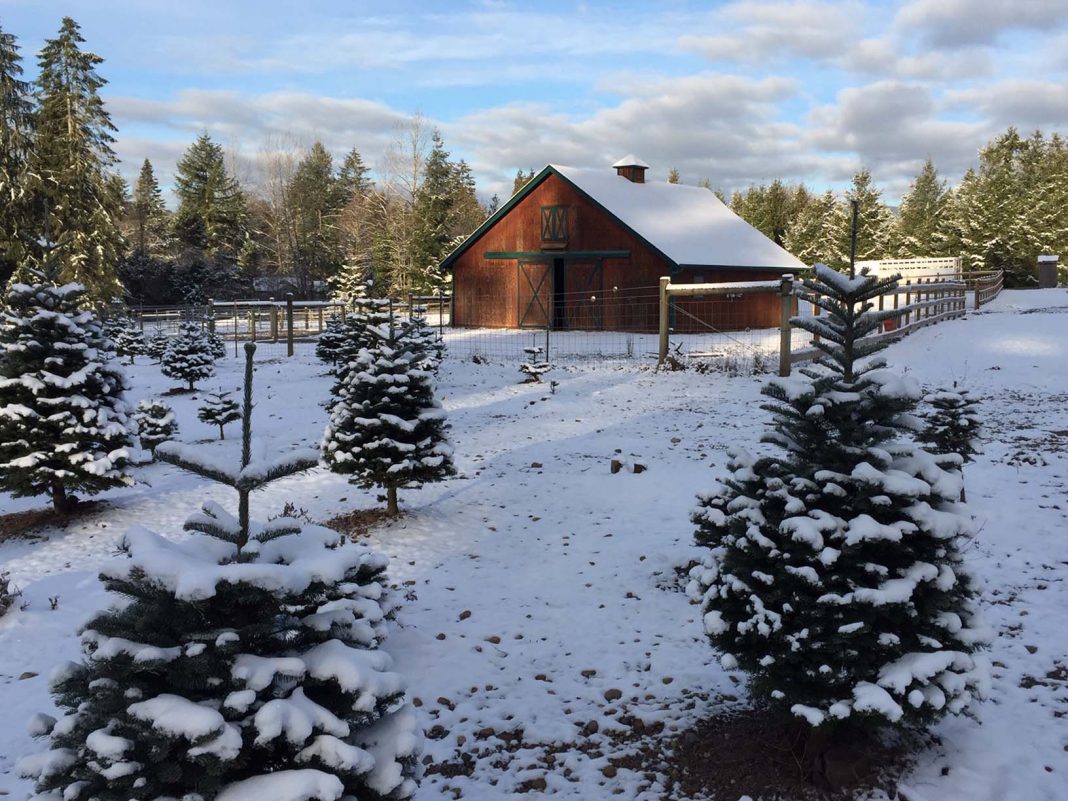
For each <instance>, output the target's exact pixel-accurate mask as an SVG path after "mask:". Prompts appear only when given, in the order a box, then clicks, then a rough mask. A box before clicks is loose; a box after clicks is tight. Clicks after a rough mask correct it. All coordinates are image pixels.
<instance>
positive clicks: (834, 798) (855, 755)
mask: <svg viewBox="0 0 1068 801" xmlns="http://www.w3.org/2000/svg"><path fill="white" fill-rule="evenodd" d="M920 740H921V738H920V737H919V736H918V735H912V734H908V733H906V734H900V733H888V732H887V733H881V732H878V731H874V730H870V729H864V728H859V727H858V728H854V729H850V730H849V731H840V732H839V733H838V734H837V735H836V736H835V739H834V740H833V741H832V742H826V741H823V742H817V739H816V738H814V737H811V736H809V735H808V727H807V726H805V724H803V723H799V722H798V721H797V720H796V719H795V718H792V717H788V716H784V715H783V714H782V713H781V712H775V711H771V710H766V709H733V710H730V711H728V712H725V713H721V714H717V715H715V716H713V717H709V718H705V719H704V720H702V721H700V722H699V723H698V724H697V725H696V726H694V727H693V728H692V729H690V730H689V731H687V732H684V733H682V734H680V735H679V736H677V737H676V738H674V739H673V740H671V741H669V742H668V743H666V744H665V747H664V749H663V751H662V752H661V754H660V755H659V757H658V755H656V754H652V755H651V756H653V758H654V759H655V758H659V759H661V760H662V764H660V765H650V767H652V768H654V769H655V770H657V772H659V773H661V774H663V775H664V776H665V777H666V779H667V786H668V788H669V791H668V795H667V797H668V798H672V799H681V798H686V799H705V798H709V799H711V798H716V799H720V798H739V797H744V796H751V797H753V798H762V799H773V798H790V799H797V800H798V801H800V800H801V799H805V800H806V801H807V800H808V799H813V800H815V799H820V801H849V800H850V799H853V798H855V797H856V795H857V794H858V793H864V792H865V791H868V792H870V791H873V790H881V791H883V792H884V793H886V795H887V796H889V797H891V798H896V797H897V788H896V783H897V777H899V776H901V775H903V773H904V772H905V771H906V770H907V768H908V766H909V764H910V762H911V755H912V754H914V753H915V752H916V751H917V750H918V748H919V747H920V746H922V745H923V743H921V741H920Z"/></svg>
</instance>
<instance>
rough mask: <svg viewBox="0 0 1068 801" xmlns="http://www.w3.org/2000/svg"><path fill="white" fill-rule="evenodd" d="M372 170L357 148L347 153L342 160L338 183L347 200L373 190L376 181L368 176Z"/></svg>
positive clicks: (342, 194) (343, 196)
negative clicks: (364, 161)
mask: <svg viewBox="0 0 1068 801" xmlns="http://www.w3.org/2000/svg"><path fill="white" fill-rule="evenodd" d="M370 171H371V170H370V169H369V168H368V167H367V166H366V165H365V164H364V163H363V157H362V156H361V155H360V153H359V151H358V150H357V149H356V148H353V149H352V150H350V151H349V152H348V153H347V154H346V155H345V160H344V161H343V162H341V169H340V170H338V175H337V184H338V189H339V190H340V191H341V196H342V198H343V199H344V200H345V201H346V202H347V201H350V200H352V199H353V198H356V197H359V196H362V195H366V194H367V193H368V192H370V191H371V189H372V187H373V186H374V183H373V182H372V181H371V179H370V178H368V177H367V175H368V173H369V172H370Z"/></svg>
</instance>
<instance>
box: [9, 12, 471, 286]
mask: <svg viewBox="0 0 1068 801" xmlns="http://www.w3.org/2000/svg"><path fill="white" fill-rule="evenodd" d="M84 42H85V40H84V38H83V37H82V35H81V33H80V29H79V26H78V24H77V23H76V22H75V21H74V20H73V19H71V18H69V17H67V18H64V20H63V23H62V25H61V28H60V30H59V33H58V34H57V36H56V37H55V38H54V39H49V40H47V41H46V42H45V45H44V47H43V48H42V50H41V52H40V54H39V56H38V67H39V74H38V76H37V78H36V79H35V80H34V81H33V82H32V83H31V82H28V81H24V80H22V75H23V68H22V63H21V56H20V53H19V47H18V44H17V40H16V38H15V36H14V35H12V34H10V33H5V32H3V31H0V198H2V199H3V201H4V205H5V214H4V215H3V220H2V222H0V282H3V283H7V282H8V281H9V280H10V279H11V277H12V276H14V275H16V274H17V273H19V272H20V271H23V270H29V269H34V268H35V266H36V267H40V265H42V264H43V263H44V261H45V259H46V258H50V259H53V260H55V261H56V262H57V263H58V264H59V265H60V267H61V269H60V275H61V277H62V280H65V281H77V282H80V283H82V284H84V285H85V286H86V287H87V289H88V291H89V297H90V299H91V300H93V301H96V302H110V301H113V300H116V299H122V300H127V301H133V302H140V303H200V302H203V301H204V300H206V299H207V298H209V297H218V298H230V297H236V296H245V295H247V294H248V293H249V292H250V291H251V290H252V288H253V282H254V280H255V279H257V278H260V277H265V276H285V277H286V278H287V279H289V280H290V281H291V282H292V283H293V285H294V287H295V288H296V291H297V293H298V295H300V296H304V297H311V296H314V295H317V294H318V295H321V294H325V292H326V291H329V290H332V291H334V292H335V293H337V292H341V293H345V292H346V291H352V290H353V289H354V288H356V287H360V288H361V289H362V288H363V287H365V286H366V285H367V282H368V281H371V282H372V291H373V293H374V294H401V293H407V292H413V291H414V292H425V291H433V290H434V289H436V288H438V287H439V286H440V284H441V282H442V276H441V275H440V272H439V270H438V263H439V261H440V260H441V258H442V257H443V256H444V255H445V254H446V253H447V252H448V250H449V249H451V247H452V246H453V244H454V243H455V242H456V240H457V237H460V236H462V235H464V234H466V233H469V232H470V231H472V230H474V228H475V227H477V226H478V224H479V223H481V222H482V221H483V220H484V219H485V217H486V214H487V213H488V210H487V208H485V207H483V206H482V205H481V204H480V203H479V201H478V198H477V196H476V193H475V180H474V176H473V175H472V173H471V169H470V167H469V166H468V165H467V163H466V162H464V161H463V160H454V159H452V158H451V157H450V154H449V152H448V151H447V150H446V148H445V143H444V140H443V138H442V137H441V134H440V133H439V132H438V131H437V130H434V129H432V128H431V127H430V126H429V125H428V124H427V123H426V121H425V120H423V119H422V118H421V117H415V118H413V119H411V120H410V121H409V123H408V124H407V126H406V127H404V128H403V130H400V131H399V132H398V133H397V134H396V136H395V137H394V141H393V142H392V144H391V146H390V147H389V149H388V151H387V152H386V155H385V158H384V160H383V164H382V165H381V167H380V169H379V170H378V174H377V178H378V180H377V181H376V180H372V178H371V177H370V172H371V170H370V168H369V167H368V166H367V165H366V164H365V162H364V160H363V158H362V156H361V154H360V152H359V151H358V150H357V149H356V148H355V147H354V148H352V149H351V150H350V151H349V152H348V153H347V154H346V155H345V156H344V158H343V159H342V160H341V161H340V163H337V162H335V160H334V157H333V156H332V155H331V153H330V152H329V151H328V150H327V149H326V148H325V147H324V146H323V144H322V143H320V142H315V143H313V144H312V145H311V146H310V147H304V146H301V145H299V144H294V143H270V144H269V145H268V146H267V147H266V148H265V150H264V152H262V153H261V154H260V156H259V158H257V159H256V160H255V164H254V168H253V169H252V173H253V174H252V175H251V176H250V177H249V178H247V179H246V180H244V181H242V180H240V179H239V177H238V169H237V165H236V164H235V160H234V159H233V158H232V157H230V156H229V155H228V154H227V153H226V151H225V150H224V148H223V147H222V146H221V145H220V144H219V143H217V142H215V141H213V140H212V138H211V136H210V135H209V134H208V133H206V132H205V133H203V134H201V135H200V136H199V137H198V138H197V139H196V141H195V142H193V143H192V144H191V145H190V146H189V148H188V149H187V150H186V151H185V153H184V154H183V155H182V157H181V159H180V160H179V161H178V164H177V169H176V174H175V178H174V186H173V189H174V195H175V197H176V200H177V207H176V208H175V209H174V210H173V211H172V210H170V209H168V207H167V204H166V203H165V201H164V197H163V192H162V189H161V187H160V184H159V180H158V178H157V176H156V173H155V170H154V168H153V165H152V163H151V161H149V160H148V159H147V158H146V159H145V160H144V162H143V164H142V166H141V170H140V173H139V174H138V177H137V180H136V181H135V182H134V185H133V187H132V189H131V188H130V187H128V186H127V184H126V182H125V181H124V180H123V178H122V177H121V176H120V175H119V174H118V172H117V171H116V167H117V163H118V159H117V157H116V155H115V152H114V150H113V149H112V145H113V143H114V137H113V134H114V132H115V130H116V129H115V126H114V124H113V123H112V121H111V118H110V116H109V114H108V111H107V109H106V107H105V105H104V102H103V100H102V99H101V97H100V94H99V90H100V89H101V88H102V87H103V86H104V85H105V84H106V81H105V80H104V79H103V78H102V77H101V76H100V75H99V73H98V71H97V68H98V66H99V65H100V64H101V63H102V61H103V59H101V58H100V56H98V55H96V54H94V53H91V52H89V51H87V50H86V49H85V48H84V47H83V45H84Z"/></svg>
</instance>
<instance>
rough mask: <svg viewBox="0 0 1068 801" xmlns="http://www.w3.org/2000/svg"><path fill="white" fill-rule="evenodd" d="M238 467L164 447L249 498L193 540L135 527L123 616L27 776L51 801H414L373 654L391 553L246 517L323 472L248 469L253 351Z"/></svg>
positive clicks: (215, 511)
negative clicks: (280, 491) (252, 497)
mask: <svg viewBox="0 0 1068 801" xmlns="http://www.w3.org/2000/svg"><path fill="white" fill-rule="evenodd" d="M245 347H246V353H247V362H246V370H245V393H244V405H243V406H244V412H243V420H242V446H241V460H240V463H239V464H237V465H235V466H234V468H232V469H228V468H226V466H225V464H222V463H220V461H219V459H218V457H217V456H214V455H210V456H208V458H205V456H203V455H202V454H201V452H200V451H199V450H198V449H195V448H191V447H189V446H186V445H181V444H179V443H174V442H171V443H166V444H163V445H160V446H159V448H158V449H157V455H158V457H159V458H160V459H162V460H165V461H169V462H171V463H173V464H175V465H177V466H179V467H182V468H183V469H187V470H191V471H192V472H194V473H196V474H197V475H200V476H202V477H204V478H207V479H210V480H213V481H218V482H221V483H224V484H226V485H228V486H231V487H234V488H235V489H237V491H238V508H239V515H238V517H234V516H232V515H231V514H229V513H228V512H226V511H225V510H224V509H223V508H222V507H220V506H219V504H217V503H214V502H208V503H205V504H204V507H203V509H202V511H200V512H198V513H196V514H194V515H193V516H192V517H190V518H189V520H188V521H187V522H186V525H185V528H186V529H187V530H188V531H189V532H190V534H189V535H187V536H186V537H184V538H180V539H174V538H168V537H163V536H161V535H159V534H156V533H155V532H152V531H149V530H147V529H145V528H142V527H135V528H134V529H132V530H131V531H130V532H129V533H128V534H127V535H126V537H125V538H124V540H123V543H122V545H123V550H124V552H125V553H126V555H127V556H128V559H126V560H124V562H122V563H118V564H112V565H108V566H107V568H106V570H105V571H104V573H103V574H102V576H101V580H102V581H103V582H104V584H105V586H106V588H107V589H108V590H109V592H111V593H113V594H114V597H115V599H116V600H115V604H114V605H113V606H112V607H111V608H108V609H105V610H104V611H102V612H100V613H97V614H96V615H94V616H93V618H92V619H91V620H89V622H88V623H87V624H86V625H85V627H84V629H83V631H82V632H81V641H82V644H83V655H82V659H81V661H80V662H78V663H68V664H67V665H66V666H64V667H63V668H61V669H60V670H59V671H58V672H57V673H56V674H55V675H54V677H53V684H52V687H53V692H54V694H55V697H56V701H57V703H58V705H59V706H60V708H61V709H62V710H63V712H64V713H65V714H64V717H63V718H62V719H61V720H60V721H58V722H56V721H54V720H53V719H51V718H47V717H43V716H39V718H38V726H37V732H38V733H39V734H40V735H42V736H44V735H48V736H49V738H50V746H51V749H50V750H49V751H46V752H44V753H42V754H38V755H35V756H32V757H29V758H27V759H25V760H23V761H22V763H20V765H19V769H20V772H22V773H23V775H30V776H35V777H36V778H37V791H38V792H39V793H40V794H41V796H40V797H49V798H60V797H63V798H70V799H74V798H93V799H99V801H131V799H132V800H133V801H149V799H161V798H173V799H178V798H183V799H202V800H203V801H215V799H231V800H232V799H239V798H245V799H247V798H262V799H264V800H265V801H267V799H282V798H287V799H296V798H301V799H327V798H329V799H337V798H353V799H354V798H367V799H371V798H376V799H377V798H381V799H385V798H389V799H397V800H398V801H399V800H400V799H407V798H410V797H411V796H412V795H413V794H414V792H415V789H416V782H415V778H416V771H417V767H418V766H417V763H416V759H417V757H418V755H419V751H420V746H421V733H420V731H419V721H418V718H417V717H416V716H415V714H414V712H413V710H412V709H411V707H410V706H408V705H407V704H405V703H404V691H405V690H404V680H403V678H402V677H401V676H400V675H399V674H397V673H395V672H392V671H391V670H390V668H391V667H392V663H391V660H390V658H389V655H388V654H387V653H385V652H384V651H382V650H380V649H379V645H380V644H381V642H382V640H383V639H384V638H385V636H386V633H387V629H386V626H387V623H388V621H389V620H390V619H391V618H392V617H393V615H394V613H395V609H396V601H395V598H394V595H393V593H392V591H391V590H390V588H389V583H388V580H387V578H386V574H385V570H386V567H387V565H388V560H387V559H386V557H384V556H382V555H380V554H378V553H375V552H374V551H371V550H370V549H368V548H367V547H366V546H364V545H362V544H360V543H358V542H355V541H352V540H347V539H346V538H345V537H343V536H341V535H339V534H337V533H336V532H334V531H331V530H329V529H326V528H323V527H321V526H316V525H310V524H305V523H303V522H302V521H300V520H297V519H294V518H290V517H279V518H276V519H274V520H271V521H270V522H268V523H253V522H252V521H250V520H249V513H248V512H249V510H248V495H249V493H250V492H251V491H252V490H255V489H259V488H265V487H266V486H267V485H268V484H269V483H270V482H271V481H273V480H275V479H276V478H280V477H282V476H287V475H291V474H293V473H296V472H299V471H301V470H306V469H308V468H309V467H312V466H314V465H315V464H316V461H317V457H318V452H317V451H315V450H311V449H305V450H301V451H298V452H295V453H291V454H288V455H286V456H284V457H283V458H281V459H277V458H276V459H271V460H268V461H267V462H265V463H263V464H258V463H254V462H252V461H251V458H250V453H251V437H252V425H251V413H252V352H253V351H254V350H255V345H253V344H251V343H249V344H247V345H246V346H245Z"/></svg>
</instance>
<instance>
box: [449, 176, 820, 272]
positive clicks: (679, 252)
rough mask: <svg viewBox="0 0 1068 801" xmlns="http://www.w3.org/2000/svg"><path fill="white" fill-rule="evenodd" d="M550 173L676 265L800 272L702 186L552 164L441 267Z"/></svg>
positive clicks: (794, 260)
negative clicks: (637, 180)
mask: <svg viewBox="0 0 1068 801" xmlns="http://www.w3.org/2000/svg"><path fill="white" fill-rule="evenodd" d="M550 175H558V176H559V177H560V178H562V179H563V180H564V181H567V182H568V183H569V184H571V185H572V186H573V187H575V189H577V190H578V191H579V192H580V193H582V194H584V195H586V196H587V197H588V198H589V199H590V200H592V201H593V202H594V204H595V205H598V206H600V207H601V208H603V209H604V210H605V211H606V212H607V213H608V214H610V215H611V216H613V217H615V218H616V219H617V220H618V221H619V222H620V223H622V224H623V225H625V226H626V227H627V228H629V229H631V231H633V232H634V233H635V234H636V235H637V236H638V237H639V238H640V239H643V240H644V241H645V242H646V243H648V244H649V245H650V246H651V247H652V248H653V249H654V250H657V251H659V252H660V253H661V254H662V255H663V256H664V257H665V258H666V259H667V260H668V261H671V262H674V263H675V265H676V266H679V267H683V266H692V267H725V268H737V269H757V270H769V269H770V270H785V271H787V272H797V271H800V270H804V269H807V268H806V266H805V264H804V263H803V262H801V260H800V259H798V258H796V257H795V256H793V255H792V254H790V253H789V252H787V251H786V250H785V249H783V248H781V247H780V246H779V245H777V244H775V242H773V241H772V240H771V239H768V237H766V236H764V234H762V233H761V232H760V231H758V230H757V229H756V228H754V227H753V226H751V225H750V224H749V223H747V222H746V221H745V220H743V219H742V218H741V217H739V216H738V215H737V214H735V213H734V212H733V211H731V210H730V209H729V208H728V207H727V206H726V205H725V204H724V203H723V201H721V200H720V199H719V198H718V197H716V195H715V194H714V193H713V192H711V191H709V190H708V189H705V188H703V187H698V186H684V185H682V184H669V183H659V182H647V183H642V184H639V183H634V182H633V181H630V180H628V179H627V178H624V177H622V176H619V175H616V174H615V173H614V172H611V171H610V170H604V169H600V170H596V169H582V168H578V167H566V166H563V165H559V164H550V165H549V166H547V167H545V169H543V170H542V171H541V172H540V173H538V174H537V175H536V176H534V178H533V179H531V180H530V181H529V182H528V183H527V184H526V186H524V187H523V188H522V189H521V190H520V191H519V192H517V193H516V194H515V195H514V196H512V198H511V199H509V200H508V202H507V203H505V204H504V205H503V206H501V208H500V209H498V210H497V212H496V213H494V214H493V215H491V216H490V217H489V218H488V219H487V220H486V221H485V222H484V223H482V225H480V226H479V227H478V228H477V229H476V230H475V231H474V232H473V233H472V234H471V236H469V237H468V238H467V239H465V240H464V241H463V243H461V244H460V245H459V246H458V247H457V248H456V249H455V250H453V251H452V253H450V254H449V255H448V256H446V257H445V258H444V259H443V260H442V262H441V266H442V267H443V268H448V267H449V266H451V264H452V263H453V262H454V261H455V260H456V259H457V258H458V257H459V256H460V254H461V253H463V252H464V251H466V250H467V249H468V248H469V247H471V246H472V245H474V244H475V242H476V241H478V239H480V238H481V236H482V234H484V233H485V232H486V231H487V230H488V229H489V228H490V227H492V226H493V225H494V224H495V223H496V222H497V220H499V219H501V218H502V217H503V216H504V215H506V214H507V213H508V212H509V211H511V210H512V208H514V207H515V206H516V205H517V204H518V203H519V202H520V201H521V200H522V199H523V198H524V197H526V196H527V195H528V194H529V193H530V192H531V191H533V190H534V188H535V187H537V186H538V185H539V184H541V183H542V181H544V180H545V179H546V178H548V177H549V176H550Z"/></svg>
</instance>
